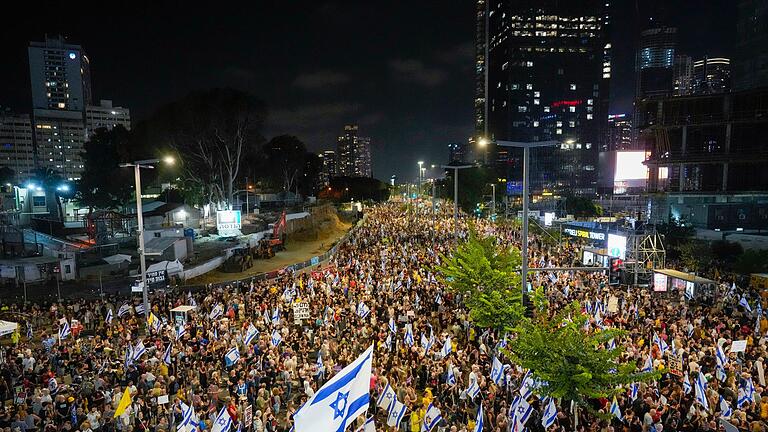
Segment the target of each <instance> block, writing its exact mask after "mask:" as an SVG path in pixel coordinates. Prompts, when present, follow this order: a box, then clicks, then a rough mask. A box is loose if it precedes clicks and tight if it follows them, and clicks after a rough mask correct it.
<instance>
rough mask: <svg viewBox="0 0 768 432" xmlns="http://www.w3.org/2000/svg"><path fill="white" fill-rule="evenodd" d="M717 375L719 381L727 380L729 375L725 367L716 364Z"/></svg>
mask: <svg viewBox="0 0 768 432" xmlns="http://www.w3.org/2000/svg"><path fill="white" fill-rule="evenodd" d="M715 376H716V377H717V379H718V380H719V381H722V382H725V380H726V379H728V375H726V373H725V369H723V367H722V366H720V365H716V366H715Z"/></svg>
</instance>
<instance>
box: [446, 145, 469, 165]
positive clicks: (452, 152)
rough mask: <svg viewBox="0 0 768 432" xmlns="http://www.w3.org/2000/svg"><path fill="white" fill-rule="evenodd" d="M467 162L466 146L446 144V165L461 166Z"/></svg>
mask: <svg viewBox="0 0 768 432" xmlns="http://www.w3.org/2000/svg"><path fill="white" fill-rule="evenodd" d="M466 162H467V144H466V143H450V144H448V163H455V164H463V163H466Z"/></svg>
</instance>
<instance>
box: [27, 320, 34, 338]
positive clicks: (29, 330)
mask: <svg viewBox="0 0 768 432" xmlns="http://www.w3.org/2000/svg"><path fill="white" fill-rule="evenodd" d="M34 335H35V332H34V330H32V323H30V322H29V321H27V339H32V337H33V336H34Z"/></svg>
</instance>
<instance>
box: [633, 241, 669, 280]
mask: <svg viewBox="0 0 768 432" xmlns="http://www.w3.org/2000/svg"><path fill="white" fill-rule="evenodd" d="M666 255H667V253H666V250H665V249H664V243H663V242H662V240H661V236H660V235H659V233H658V232H657V231H656V229H655V228H649V229H647V230H646V231H644V232H642V233H640V232H638V233H635V234H633V235H631V236H629V238H628V239H627V259H626V260H625V261H624V274H625V275H627V278H628V280H627V282H628V283H632V284H633V285H638V284H649V283H650V281H651V279H652V278H653V270H654V269H663V268H664V264H665V261H666ZM627 282H625V283H627Z"/></svg>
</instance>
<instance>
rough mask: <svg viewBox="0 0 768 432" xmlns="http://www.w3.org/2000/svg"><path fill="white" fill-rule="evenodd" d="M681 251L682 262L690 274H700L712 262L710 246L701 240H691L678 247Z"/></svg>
mask: <svg viewBox="0 0 768 432" xmlns="http://www.w3.org/2000/svg"><path fill="white" fill-rule="evenodd" d="M677 250H679V251H680V262H681V263H682V264H683V266H685V267H686V268H687V269H688V271H690V272H700V271H702V270H703V269H704V268H705V267H706V266H708V265H709V262H710V261H711V260H712V253H711V249H710V248H709V245H708V244H707V243H706V242H704V241H700V240H689V241H687V242H685V243H682V244H680V245H679V246H678V247H677Z"/></svg>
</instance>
